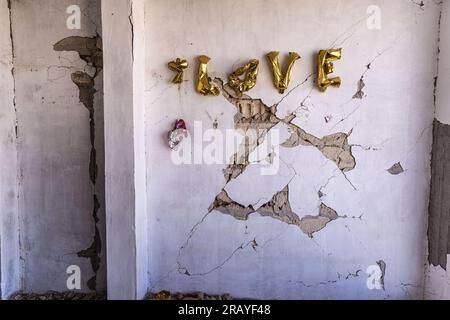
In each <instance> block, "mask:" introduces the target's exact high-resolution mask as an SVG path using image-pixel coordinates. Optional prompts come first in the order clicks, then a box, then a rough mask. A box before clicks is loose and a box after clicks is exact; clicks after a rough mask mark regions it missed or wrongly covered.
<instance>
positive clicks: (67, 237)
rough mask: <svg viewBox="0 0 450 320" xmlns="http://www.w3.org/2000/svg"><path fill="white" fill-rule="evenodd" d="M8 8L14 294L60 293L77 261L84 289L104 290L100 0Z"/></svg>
mask: <svg viewBox="0 0 450 320" xmlns="http://www.w3.org/2000/svg"><path fill="white" fill-rule="evenodd" d="M71 5H78V6H79V7H80V10H81V13H82V15H81V29H79V30H77V29H69V28H67V18H68V17H69V15H68V14H67V13H66V11H67V8H68V7H69V6H71ZM11 8H12V10H11V13H12V34H13V39H14V65H15V75H16V78H15V79H16V102H17V103H16V104H17V118H18V161H19V169H20V175H19V177H20V179H21V181H20V188H19V196H20V197H19V199H20V201H19V205H20V206H19V221H20V224H21V229H20V236H21V247H20V253H21V263H22V268H23V269H22V270H23V279H22V290H23V291H25V292H33V293H43V292H47V291H49V290H52V291H67V290H68V288H67V285H66V281H67V268H68V267H69V266H72V265H76V266H79V267H80V268H81V283H82V291H83V292H85V291H91V290H97V291H104V290H105V289H106V263H103V262H105V261H106V256H105V250H103V249H104V248H102V245H101V244H102V243H104V238H105V210H104V172H103V171H104V169H103V168H104V142H103V140H104V138H103V79H102V78H103V77H102V67H101V65H102V63H101V58H102V54H101V53H102V50H101V40H100V37H99V36H98V34H99V33H101V17H100V15H101V12H100V1H87V0H78V1H75V2H74V1H69V0H63V1H56V0H44V1H31V0H24V1H16V0H11ZM37 30H39V32H36V31H37ZM30 35H33V36H30ZM55 44H57V45H55ZM54 45H55V47H54Z"/></svg>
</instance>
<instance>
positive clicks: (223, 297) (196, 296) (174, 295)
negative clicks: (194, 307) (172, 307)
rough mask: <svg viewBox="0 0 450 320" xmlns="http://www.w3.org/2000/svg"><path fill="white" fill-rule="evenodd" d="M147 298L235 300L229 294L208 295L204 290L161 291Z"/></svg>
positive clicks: (146, 298)
mask: <svg viewBox="0 0 450 320" xmlns="http://www.w3.org/2000/svg"><path fill="white" fill-rule="evenodd" d="M145 300H233V298H232V297H231V296H230V295H229V294H224V295H208V294H206V293H203V292H193V293H187V294H183V293H170V292H168V291H161V292H159V293H149V294H147V296H146V297H145Z"/></svg>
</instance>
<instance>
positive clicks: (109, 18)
mask: <svg viewBox="0 0 450 320" xmlns="http://www.w3.org/2000/svg"><path fill="white" fill-rule="evenodd" d="M144 9H145V8H144V0H106V1H102V20H103V22H102V23H103V41H104V42H103V48H104V99H105V159H106V163H105V172H106V218H107V261H108V277H107V278H108V298H109V299H114V300H116V299H141V298H143V297H144V295H145V293H146V291H147V287H148V286H147V268H148V261H147V260H148V259H147V255H148V250H147V234H146V232H147V221H146V220H147V218H146V216H147V213H146V207H147V205H146V163H145V126H144V110H145V109H144V98H143V97H144V71H145V70H144V66H145V61H144V53H145V50H144V49H145V48H144V46H145V41H144Z"/></svg>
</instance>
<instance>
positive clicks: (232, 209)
mask: <svg viewBox="0 0 450 320" xmlns="http://www.w3.org/2000/svg"><path fill="white" fill-rule="evenodd" d="M212 211H218V212H221V213H223V214H226V215H230V216H232V217H233V218H235V219H237V220H241V221H246V220H248V219H249V217H250V215H251V214H253V213H258V214H259V215H260V216H262V217H270V218H273V219H276V220H279V221H281V222H283V223H286V224H289V225H295V226H297V227H299V228H300V230H301V231H302V232H303V233H305V234H306V235H308V237H310V238H313V237H314V234H315V233H317V232H319V231H321V230H322V229H324V228H325V227H326V226H327V225H328V224H329V223H330V222H332V221H335V220H337V219H339V218H347V217H340V216H339V215H338V214H337V212H336V211H335V210H334V209H332V208H330V207H328V206H326V205H325V204H324V203H322V204H321V205H320V208H319V215H317V216H305V217H303V218H300V217H299V216H298V215H297V214H296V213H295V212H294V211H293V210H292V208H291V204H290V201H289V185H288V186H286V187H285V188H284V189H283V190H281V191H280V192H278V193H276V194H275V195H274V196H273V198H272V199H271V200H270V201H269V202H267V203H266V204H263V205H262V206H261V207H260V208H259V209H257V210H256V209H255V208H254V207H253V206H251V205H250V206H248V207H246V206H244V205H242V204H239V203H237V202H236V201H234V200H233V199H231V198H230V196H229V195H228V193H227V192H226V191H225V190H222V192H221V193H219V195H218V196H217V197H216V199H215V200H214V202H213V203H212V204H211V206H210V208H209V212H212Z"/></svg>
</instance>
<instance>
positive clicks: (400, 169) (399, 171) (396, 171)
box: [387, 162, 405, 176]
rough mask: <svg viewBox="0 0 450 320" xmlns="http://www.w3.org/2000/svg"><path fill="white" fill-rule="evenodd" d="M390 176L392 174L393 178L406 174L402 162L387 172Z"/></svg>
mask: <svg viewBox="0 0 450 320" xmlns="http://www.w3.org/2000/svg"><path fill="white" fill-rule="evenodd" d="M387 171H388V172H389V173H390V174H392V175H393V176H397V175H399V174H402V173H404V172H405V169H403V166H402V164H401V163H400V162H397V163H396V164H394V165H393V166H392V167H390V168H389V169H388V170H387Z"/></svg>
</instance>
